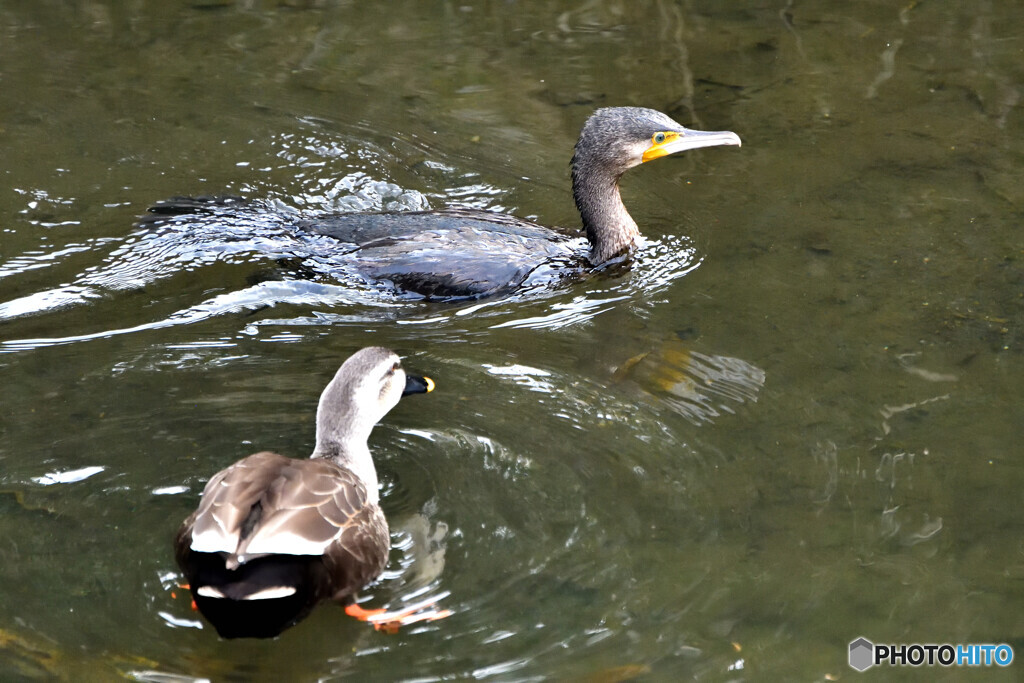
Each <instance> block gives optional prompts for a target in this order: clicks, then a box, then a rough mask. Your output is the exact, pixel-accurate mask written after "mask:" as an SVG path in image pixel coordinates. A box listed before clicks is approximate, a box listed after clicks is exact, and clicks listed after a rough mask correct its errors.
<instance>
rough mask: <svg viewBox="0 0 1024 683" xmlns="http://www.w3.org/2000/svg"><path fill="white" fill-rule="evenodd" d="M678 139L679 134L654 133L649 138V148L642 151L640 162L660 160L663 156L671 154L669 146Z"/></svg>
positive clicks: (670, 132) (672, 132)
mask: <svg viewBox="0 0 1024 683" xmlns="http://www.w3.org/2000/svg"><path fill="white" fill-rule="evenodd" d="M678 139H679V133H676V132H674V131H665V132H659V133H655V134H654V135H652V136H651V146H650V147H648V148H647V149H646V150H644V155H643V156H642V157H641V158H640V159H641V162H648V161H652V160H654V159H660V158H661V157H663V156H666V155H668V154H671V145H672V143H673V142H675V141H676V140H678Z"/></svg>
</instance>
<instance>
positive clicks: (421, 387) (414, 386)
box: [402, 375, 434, 396]
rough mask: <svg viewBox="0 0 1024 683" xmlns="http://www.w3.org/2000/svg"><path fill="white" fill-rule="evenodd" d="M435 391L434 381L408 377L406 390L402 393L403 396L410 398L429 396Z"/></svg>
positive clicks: (425, 378) (426, 378)
mask: <svg viewBox="0 0 1024 683" xmlns="http://www.w3.org/2000/svg"><path fill="white" fill-rule="evenodd" d="M433 390H434V380H432V379H430V378H429V377H419V376H417V375H406V376H405V390H404V391H402V396H408V395H409V394H427V393H430V392H431V391H433Z"/></svg>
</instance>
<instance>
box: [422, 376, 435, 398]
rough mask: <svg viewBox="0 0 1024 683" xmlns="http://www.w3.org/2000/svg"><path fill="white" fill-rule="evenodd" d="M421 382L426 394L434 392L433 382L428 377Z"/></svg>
mask: <svg viewBox="0 0 1024 683" xmlns="http://www.w3.org/2000/svg"><path fill="white" fill-rule="evenodd" d="M423 382H424V383H425V384H426V385H427V393H428V394H429V393H430V392H431V391H433V390H434V380H432V379H430V378H429V377H424V378H423Z"/></svg>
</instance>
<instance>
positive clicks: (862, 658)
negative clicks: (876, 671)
mask: <svg viewBox="0 0 1024 683" xmlns="http://www.w3.org/2000/svg"><path fill="white" fill-rule="evenodd" d="M874 655H875V645H874V643H872V642H871V641H870V640H868V639H867V638H863V637H861V638H858V639H857V640H855V641H853V642H852V643H850V666H851V667H853V668H854V669H856V670H857V671H866V670H867V669H869V668H871V667H872V666H873V665H874V663H875V662H874V659H875V656H874Z"/></svg>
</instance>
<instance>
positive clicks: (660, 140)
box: [651, 133, 665, 145]
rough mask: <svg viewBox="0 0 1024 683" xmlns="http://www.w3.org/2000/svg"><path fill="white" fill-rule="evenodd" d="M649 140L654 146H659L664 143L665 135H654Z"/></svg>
mask: <svg viewBox="0 0 1024 683" xmlns="http://www.w3.org/2000/svg"><path fill="white" fill-rule="evenodd" d="M651 139H652V140H654V144H656V145H660V144H661V143H663V142H665V134H664V133H655V134H654V136H653V137H652V138H651Z"/></svg>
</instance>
